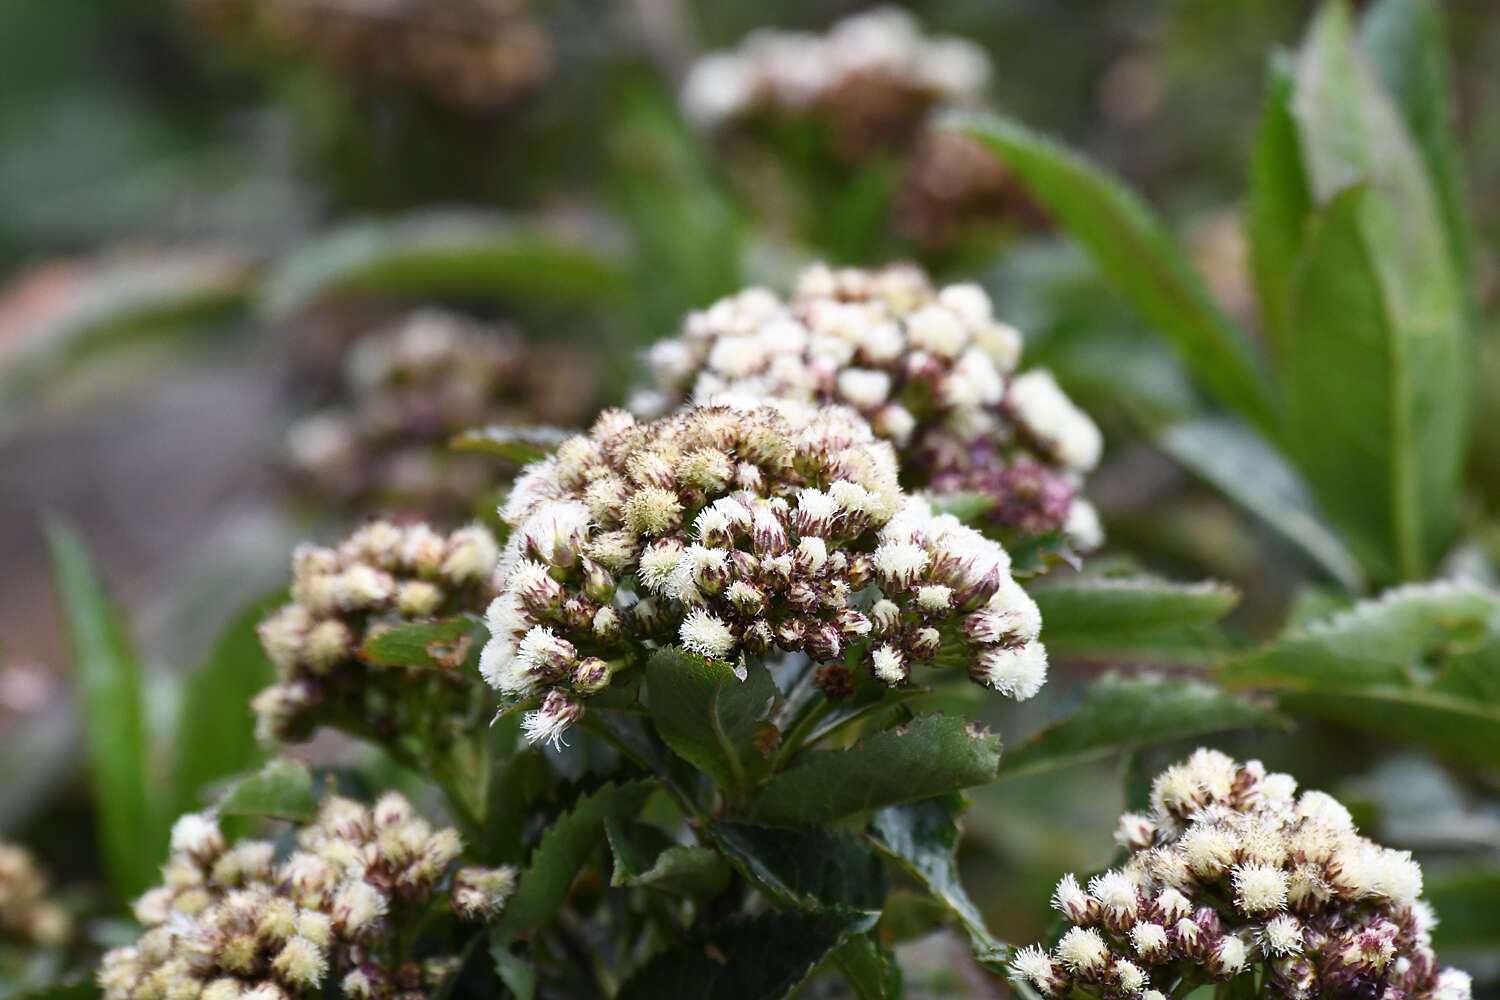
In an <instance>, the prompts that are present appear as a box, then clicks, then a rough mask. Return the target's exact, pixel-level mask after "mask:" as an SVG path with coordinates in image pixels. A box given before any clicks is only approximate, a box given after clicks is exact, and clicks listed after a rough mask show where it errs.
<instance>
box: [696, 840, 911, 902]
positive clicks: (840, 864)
mask: <svg viewBox="0 0 1500 1000" xmlns="http://www.w3.org/2000/svg"><path fill="white" fill-rule="evenodd" d="M708 835H709V836H710V837H712V838H713V840H714V842H715V843H717V844H718V845H719V847H721V848H722V849H723V850H724V853H725V855H726V856H727V857H728V858H729V859H730V861H731V862H733V864H734V866H735V867H736V868H738V869H739V870H740V871H741V872H742V873H743V874H744V875H745V877H746V878H748V879H750V880H751V881H752V882H754V883H755V884H756V885H758V886H760V887H761V888H762V889H763V890H764V891H765V892H766V893H767V894H768V895H770V897H771V898H772V899H773V900H775V901H776V903H777V904H778V905H780V906H784V907H791V908H796V909H820V908H825V907H830V906H838V907H847V908H849V909H854V910H871V911H875V912H879V910H880V909H881V908H882V906H883V905H884V903H885V895H886V892H887V891H888V889H889V887H890V882H889V879H887V878H886V874H885V869H884V868H883V867H882V866H881V864H880V859H879V858H878V857H876V856H875V855H874V854H873V853H872V852H871V851H870V849H869V848H868V847H867V846H865V844H863V843H862V842H861V841H859V840H858V839H857V838H855V837H854V836H853V835H852V834H848V833H843V832H840V831H836V830H825V829H818V828H812V827H798V828H793V827H770V826H761V825H759V824H756V823H727V822H726V823H715V824H714V825H713V826H712V827H711V828H710V829H709V831H708Z"/></svg>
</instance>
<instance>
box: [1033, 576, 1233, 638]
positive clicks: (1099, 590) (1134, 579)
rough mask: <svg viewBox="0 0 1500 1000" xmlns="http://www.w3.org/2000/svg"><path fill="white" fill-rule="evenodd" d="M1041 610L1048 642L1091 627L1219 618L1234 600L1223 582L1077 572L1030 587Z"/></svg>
mask: <svg viewBox="0 0 1500 1000" xmlns="http://www.w3.org/2000/svg"><path fill="white" fill-rule="evenodd" d="M1031 596H1032V597H1033V598H1035V600H1036V603H1037V607H1038V608H1039V609H1040V610H1041V612H1042V623H1043V627H1044V628H1045V630H1046V638H1047V642H1048V643H1049V644H1051V643H1053V642H1056V641H1057V640H1058V639H1059V638H1061V637H1066V636H1072V635H1073V634H1075V633H1087V632H1090V631H1104V632H1122V631H1130V630H1132V629H1153V628H1165V627H1167V626H1171V625H1202V624H1206V623H1209V622H1215V621H1218V620H1219V619H1220V618H1223V617H1224V616H1225V615H1227V614H1228V613H1229V612H1230V610H1231V609H1232V608H1233V607H1234V606H1235V605H1236V604H1237V603H1239V593H1238V592H1237V591H1236V590H1235V589H1234V588H1233V587H1231V586H1229V585H1228V584H1225V583H1218V582H1216V581H1212V580H1206V581H1203V582H1201V583H1173V582H1171V581H1168V580H1161V579H1157V578H1156V577H1151V576H1082V577H1074V578H1072V579H1067V580H1061V581H1057V582H1054V583H1046V584H1042V585H1040V586H1038V587H1036V588H1034V589H1033V590H1032V591H1031Z"/></svg>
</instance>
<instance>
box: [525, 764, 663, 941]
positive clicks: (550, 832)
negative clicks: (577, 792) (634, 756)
mask: <svg viewBox="0 0 1500 1000" xmlns="http://www.w3.org/2000/svg"><path fill="white" fill-rule="evenodd" d="M652 788H653V785H652V784H651V783H650V782H645V781H632V782H627V783H625V784H619V785H605V786H604V787H602V788H600V789H598V790H597V791H594V792H592V793H590V794H588V795H585V796H582V797H581V798H579V800H578V801H577V802H575V803H574V804H573V807H572V808H571V809H569V810H568V811H567V812H565V813H563V814H562V815H561V816H559V817H558V818H557V819H556V820H554V821H553V822H552V824H551V825H550V826H548V827H547V830H546V832H545V833H543V834H542V839H541V840H540V841H539V842H538V843H537V845H536V849H535V850H533V851H532V852H531V857H530V858H528V859H527V862H526V868H525V869H524V870H523V871H522V872H521V877H520V880H519V881H518V882H517V883H516V892H515V895H514V896H512V897H511V900H510V903H509V904H508V905H507V906H506V908H505V913H504V915H503V916H501V917H500V922H499V924H498V925H497V926H498V927H501V928H503V929H504V931H505V933H506V934H507V935H514V934H515V933H516V932H517V931H522V930H528V929H531V928H535V927H540V926H542V925H543V924H545V923H546V922H547V921H548V920H550V919H552V914H553V913H555V912H557V908H558V907H559V906H561V905H562V903H563V900H565V899H566V898H567V896H568V890H569V888H570V887H571V886H572V885H573V879H574V877H576V876H577V874H578V872H579V870H580V869H582V868H583V866H584V863H585V862H587V861H588V858H589V855H590V854H592V853H593V852H594V848H596V847H598V846H599V843H600V841H602V840H603V839H604V821H605V819H606V818H607V817H610V816H630V815H633V814H634V813H635V812H636V811H637V810H638V809H640V807H641V805H642V804H643V803H644V802H645V801H646V799H647V797H648V796H650V794H651V790H652Z"/></svg>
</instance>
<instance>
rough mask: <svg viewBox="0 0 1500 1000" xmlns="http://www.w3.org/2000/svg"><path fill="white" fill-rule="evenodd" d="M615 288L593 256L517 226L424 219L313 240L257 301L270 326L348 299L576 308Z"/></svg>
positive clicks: (485, 217) (496, 219) (473, 218)
mask: <svg viewBox="0 0 1500 1000" xmlns="http://www.w3.org/2000/svg"><path fill="white" fill-rule="evenodd" d="M619 281H620V278H619V274H618V272H617V271H616V269H615V268H614V266H613V265H612V264H610V263H608V262H606V261H605V260H604V259H602V258H600V257H599V256H597V255H596V254H594V253H592V252H591V251H589V250H586V249H584V248H582V247H579V246H575V245H572V244H570V243H565V242H563V241H561V240H559V239H557V238H554V237H551V236H548V235H546V234H545V233H543V232H541V231H539V230H537V229H535V228H533V227H530V226H528V225H525V224H522V223H519V222H516V221H515V220H511V219H506V218H504V217H502V216H499V215H495V214H492V213H481V212H462V213H459V212H432V211H429V212H417V213H413V214H411V215H407V216H401V217H397V218H392V219H380V220H367V221H363V222H355V223H351V224H348V225H345V226H343V227H341V228H338V229H334V230H332V231H330V232H327V233H323V234H321V235H319V236H317V237H314V238H313V239H312V240H310V241H309V242H307V243H305V244H304V245H302V246H301V247H299V248H297V249H296V250H294V251H293V252H291V253H290V254H288V255H287V256H286V258H285V259H284V260H282V261H281V263H279V264H278V265H277V266H276V268H275V269H274V270H273V271H272V272H271V274H270V275H269V276H268V277H267V279H266V281H265V284H264V286H263V287H262V289H261V295H260V299H261V307H262V309H263V310H264V312H265V313H266V314H267V315H268V316H269V317H272V318H275V317H281V316H286V315H288V314H290V313H293V312H295V311H297V310H298V309H301V308H304V307H306V306H308V305H311V304H313V303H315V302H320V301H324V300H328V299H343V298H350V297H375V298H402V299H411V298H432V297H435V296H444V295H463V296H466V297H473V298H485V299H498V300H503V301H516V300H520V301H526V302H544V303H550V302H565V303H574V302H579V301H587V300H590V299H599V298H603V297H606V296H609V295H611V294H613V293H614V292H615V291H616V290H617V289H618V287H619Z"/></svg>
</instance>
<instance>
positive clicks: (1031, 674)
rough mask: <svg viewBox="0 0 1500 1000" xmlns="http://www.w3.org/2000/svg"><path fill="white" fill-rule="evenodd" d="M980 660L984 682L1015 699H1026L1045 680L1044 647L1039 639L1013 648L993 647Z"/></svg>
mask: <svg viewBox="0 0 1500 1000" xmlns="http://www.w3.org/2000/svg"><path fill="white" fill-rule="evenodd" d="M979 663H980V665H981V666H982V667H983V668H984V683H985V684H987V685H988V686H990V687H992V688H994V689H995V690H996V691H999V692H1000V693H1001V694H1003V695H1009V696H1010V697H1012V698H1014V699H1016V700H1017V701H1025V700H1026V699H1027V698H1030V697H1031V696H1033V695H1035V694H1036V693H1037V692H1038V691H1040V690H1041V689H1042V685H1043V684H1045V683H1047V648H1046V647H1045V646H1043V645H1042V644H1041V643H1040V642H1028V643H1026V645H1024V646H1019V647H1016V648H1014V649H1007V648H1005V647H1003V646H996V647H992V648H990V649H987V650H985V652H984V653H983V655H981V656H980V658H979Z"/></svg>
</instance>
